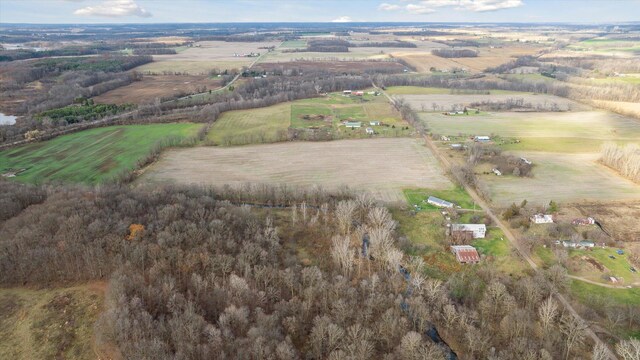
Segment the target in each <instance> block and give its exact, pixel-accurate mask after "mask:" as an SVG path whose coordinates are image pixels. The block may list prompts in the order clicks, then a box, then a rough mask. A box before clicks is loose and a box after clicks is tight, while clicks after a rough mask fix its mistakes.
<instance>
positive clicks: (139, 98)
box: [94, 75, 222, 104]
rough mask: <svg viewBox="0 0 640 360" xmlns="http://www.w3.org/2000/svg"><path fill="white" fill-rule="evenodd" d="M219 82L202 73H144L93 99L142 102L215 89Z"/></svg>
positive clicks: (115, 102)
mask: <svg viewBox="0 0 640 360" xmlns="http://www.w3.org/2000/svg"><path fill="white" fill-rule="evenodd" d="M221 83H222V81H221V80H218V79H215V78H213V79H212V78H209V77H208V76H202V75H200V76H196V75H145V76H144V77H143V78H142V80H141V81H135V82H133V83H131V84H130V85H127V86H123V87H120V88H117V89H114V90H111V91H108V92H106V93H104V94H102V95H100V96H97V97H95V98H94V100H95V101H96V102H98V103H104V104H124V103H133V104H144V103H151V102H153V101H154V100H155V99H156V98H164V97H171V96H173V95H177V94H192V93H196V92H199V91H201V90H202V89H205V88H206V90H209V89H216V88H219V87H220V85H221Z"/></svg>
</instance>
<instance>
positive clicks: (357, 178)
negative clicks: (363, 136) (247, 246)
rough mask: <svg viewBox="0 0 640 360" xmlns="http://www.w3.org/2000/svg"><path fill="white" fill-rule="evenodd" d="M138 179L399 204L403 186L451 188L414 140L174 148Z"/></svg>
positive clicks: (431, 158)
mask: <svg viewBox="0 0 640 360" xmlns="http://www.w3.org/2000/svg"><path fill="white" fill-rule="evenodd" d="M139 182H140V183H146V182H170V183H182V184H209V185H222V184H243V183H247V182H252V183H268V184H287V185H289V186H306V187H311V186H314V185H317V186H321V187H323V188H325V189H328V190H341V189H345V188H346V187H348V188H350V189H354V190H357V191H365V192H368V193H371V194H372V195H373V196H375V197H376V198H377V199H380V200H384V201H388V202H404V196H403V194H402V189H403V188H406V187H424V186H425V185H428V186H429V187H432V188H435V189H447V188H449V187H450V186H451V183H450V182H449V180H448V179H447V178H446V177H445V176H444V174H443V171H442V169H441V168H440V167H439V165H438V163H437V161H436V159H435V158H434V157H433V155H432V154H431V152H429V151H428V150H427V149H426V148H425V146H424V145H423V144H422V143H421V142H419V141H416V140H413V139H371V140H340V141H332V142H297V143H286V144H270V145H255V146H242V147H232V148H216V147H196V148H191V149H177V150H171V151H167V152H165V154H163V155H162V157H161V159H160V161H158V163H156V164H154V165H152V166H151V167H150V168H149V169H148V170H147V171H146V172H145V174H144V175H143V176H142V177H141V179H140V180H139Z"/></svg>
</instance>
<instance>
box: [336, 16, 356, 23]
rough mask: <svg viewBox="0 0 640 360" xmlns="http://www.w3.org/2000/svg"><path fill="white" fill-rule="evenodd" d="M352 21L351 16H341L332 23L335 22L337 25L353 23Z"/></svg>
mask: <svg viewBox="0 0 640 360" xmlns="http://www.w3.org/2000/svg"><path fill="white" fill-rule="evenodd" d="M352 21H353V20H352V19H351V17H349V16H340V17H339V18H337V19H333V20H331V22H335V23H345V22H352Z"/></svg>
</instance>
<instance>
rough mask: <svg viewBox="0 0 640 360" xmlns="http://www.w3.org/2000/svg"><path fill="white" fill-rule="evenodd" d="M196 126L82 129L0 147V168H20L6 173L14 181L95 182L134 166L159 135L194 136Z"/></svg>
mask: <svg viewBox="0 0 640 360" xmlns="http://www.w3.org/2000/svg"><path fill="white" fill-rule="evenodd" d="M200 127H202V125H198V124H153V125H126V126H110V127H103V128H97V129H90V130H85V131H81V132H77V133H73V134H69V135H64V136H59V137H57V138H54V139H52V140H48V141H43V142H37V143H32V144H28V145H24V146H20V147H17V148H14V149H9V150H5V151H2V152H0V164H2V165H1V167H0V171H2V172H4V171H6V170H9V169H26V171H24V172H22V173H20V174H19V175H18V176H16V177H14V178H11V179H14V180H16V181H20V182H30V183H43V182H47V181H62V182H79V183H87V184H96V183H101V182H104V181H108V180H110V179H112V178H114V177H115V176H116V175H117V174H119V173H120V172H122V171H124V170H127V169H133V168H135V165H136V162H137V161H138V159H140V158H142V157H144V156H146V155H147V154H148V153H149V152H150V151H151V149H152V148H153V147H154V146H155V145H156V144H157V143H158V142H159V141H161V140H164V139H168V138H170V137H171V138H173V137H177V138H186V137H189V136H194V135H196V133H197V131H198V129H200Z"/></svg>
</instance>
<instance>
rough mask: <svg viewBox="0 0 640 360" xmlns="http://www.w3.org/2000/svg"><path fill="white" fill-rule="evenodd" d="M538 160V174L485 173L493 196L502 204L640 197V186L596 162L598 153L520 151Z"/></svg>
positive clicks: (536, 168)
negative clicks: (507, 174)
mask: <svg viewBox="0 0 640 360" xmlns="http://www.w3.org/2000/svg"><path fill="white" fill-rule="evenodd" d="M519 154H520V155H521V156H525V157H526V158H527V159H529V160H531V161H533V163H534V170H533V173H534V176H533V177H531V178H521V177H512V176H502V177H497V176H495V175H482V176H480V179H482V180H483V182H485V183H486V185H487V187H488V189H489V193H490V197H491V199H492V200H493V201H494V202H496V203H497V204H499V205H505V206H506V205H509V204H511V203H516V204H519V203H520V202H521V201H522V200H524V199H526V200H527V201H529V202H530V203H535V204H548V203H549V201H551V200H554V201H561V202H579V201H585V200H586V201H589V200H603V201H610V200H633V199H640V186H639V185H637V184H634V183H633V182H631V181H630V180H627V179H624V178H622V177H620V176H618V175H617V174H616V173H615V172H614V171H613V170H610V169H609V168H607V167H605V166H603V165H600V164H598V163H597V162H596V160H597V159H598V157H599V155H598V154H596V153H585V154H564V153H544V152H529V153H526V152H525V153H519Z"/></svg>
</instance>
